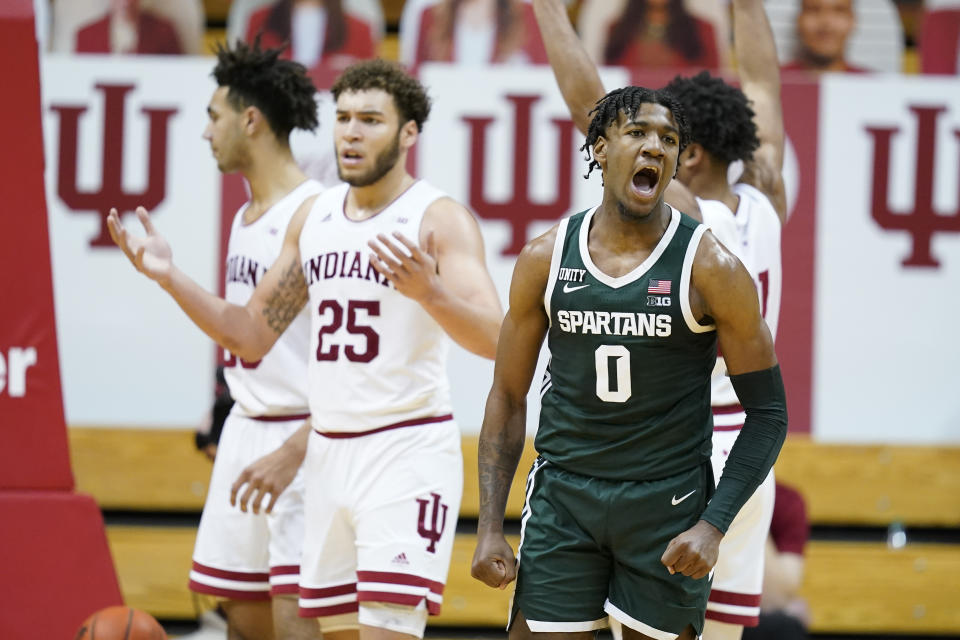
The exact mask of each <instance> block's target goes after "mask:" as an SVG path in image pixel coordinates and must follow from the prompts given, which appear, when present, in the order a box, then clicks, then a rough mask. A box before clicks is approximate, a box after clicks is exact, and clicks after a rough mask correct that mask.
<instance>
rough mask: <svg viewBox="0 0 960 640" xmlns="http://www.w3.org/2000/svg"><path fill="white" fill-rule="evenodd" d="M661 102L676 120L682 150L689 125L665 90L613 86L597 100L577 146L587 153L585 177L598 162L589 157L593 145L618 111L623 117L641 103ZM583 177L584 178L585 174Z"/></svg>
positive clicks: (683, 114)
mask: <svg viewBox="0 0 960 640" xmlns="http://www.w3.org/2000/svg"><path fill="white" fill-rule="evenodd" d="M645 103H648V104H659V105H663V106H664V107H666V108H667V109H669V110H670V112H671V113H672V114H673V119H674V121H675V122H676V123H677V132H678V133H679V136H680V151H683V149H684V147H686V146H687V145H688V144H689V143H690V125H689V124H688V123H687V116H686V113H685V112H684V110H683V107H682V106H681V104H680V102H679V101H678V100H677V99H676V98H674V96H673V95H672V94H671V93H670V92H669V91H667V90H665V89H647V88H645V87H623V88H622V89H614V90H613V91H611V92H610V93H608V94H607V95H605V96H603V97H602V98H600V99H599V100H597V106H595V107H594V108H593V110H592V111H591V112H590V113H591V114H593V118H592V119H591V120H590V126H589V128H588V129H587V139H586V141H585V142H584V143H583V146H582V147H580V150H581V151H584V152H585V153H586V154H587V160H588V161H589V164H588V165H587V176H589V175H590V173H591V172H592V171H593V170H594V169H598V168H600V163H599V162H597V161H596V159H594V158H593V155H592V150H593V145H594V144H595V143H596V142H597V139H599V138H600V137H601V136H603V135H604V134H605V132H606V131H607V127H609V126H610V124H611V123H613V122H615V121H616V120H617V118H619V117H620V114H621V113H622V114H624V115H625V116H627V117H633V116H634V115H636V113H637V111H638V110H639V109H640V105H642V104H645ZM587 176H584V177H587Z"/></svg>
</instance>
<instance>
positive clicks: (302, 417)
mask: <svg viewBox="0 0 960 640" xmlns="http://www.w3.org/2000/svg"><path fill="white" fill-rule="evenodd" d="M244 417H245V418H250V419H251V420H256V421H257V422H290V421H291V420H306V419H307V418H309V417H310V414H309V413H292V414H290V415H288V416H244Z"/></svg>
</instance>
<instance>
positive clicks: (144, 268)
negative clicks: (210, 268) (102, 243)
mask: <svg viewBox="0 0 960 640" xmlns="http://www.w3.org/2000/svg"><path fill="white" fill-rule="evenodd" d="M137 218H139V219H140V224H142V225H143V228H144V230H145V231H146V232H147V235H146V237H140V236H133V235H130V234H129V233H127V230H126V229H125V228H124V226H123V225H122V224H121V223H120V215H119V214H118V213H117V210H116V209H110V215H109V216H107V228H108V229H109V230H110V237H111V238H113V242H114V243H115V244H116V245H117V246H118V247H120V248H121V249H122V250H123V253H124V254H125V255H126V256H127V258H129V259H130V262H132V263H133V266H135V267H136V268H137V271H139V272H140V273H142V274H144V275H146V276H147V277H148V278H150V279H151V280H156V281H157V282H159V283H160V284H161V285H163V284H165V283H166V282H167V281H168V280H169V279H170V271H171V269H172V267H173V252H172V251H171V250H170V245H169V244H168V243H167V241H166V240H165V239H164V238H163V236H161V235H160V234H159V233H157V230H156V229H154V228H153V223H152V222H151V221H150V214H149V213H147V210H146V209H144V208H143V207H137Z"/></svg>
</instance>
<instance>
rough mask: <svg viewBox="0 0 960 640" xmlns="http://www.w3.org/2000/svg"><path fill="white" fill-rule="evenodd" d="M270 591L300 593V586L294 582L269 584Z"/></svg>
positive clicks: (276, 593) (288, 593) (287, 593)
mask: <svg viewBox="0 0 960 640" xmlns="http://www.w3.org/2000/svg"><path fill="white" fill-rule="evenodd" d="M270 593H271V594H272V595H275V596H276V595H297V594H298V593H300V587H298V586H297V585H296V583H290V584H271V585H270Z"/></svg>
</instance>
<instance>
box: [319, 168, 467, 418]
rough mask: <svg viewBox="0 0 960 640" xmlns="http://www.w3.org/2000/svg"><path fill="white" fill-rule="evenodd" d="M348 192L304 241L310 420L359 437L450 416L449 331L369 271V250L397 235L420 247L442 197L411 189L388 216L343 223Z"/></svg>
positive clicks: (323, 204)
mask: <svg viewBox="0 0 960 640" xmlns="http://www.w3.org/2000/svg"><path fill="white" fill-rule="evenodd" d="M349 189H350V186H349V185H338V186H336V187H333V188H332V189H329V190H328V191H325V192H324V193H323V194H322V195H321V196H320V197H319V198H317V201H316V203H314V206H313V209H312V210H311V211H310V215H309V216H308V217H307V220H306V222H305V223H304V227H303V231H302V232H301V233H300V258H301V260H302V261H303V275H304V277H305V278H306V281H307V286H308V287H309V290H310V302H309V306H310V318H311V322H312V324H311V334H310V376H309V379H310V413H311V415H312V418H313V426H314V428H315V429H316V430H318V431H321V432H345V433H357V432H365V431H370V430H374V429H380V428H383V427H389V426H400V424H401V423H407V422H408V421H415V420H421V419H426V418H432V417H437V416H442V415H448V414H450V412H451V408H450V407H451V405H450V385H449V382H448V381H447V373H446V361H447V350H448V342H447V340H448V338H447V336H446V333H445V332H444V330H443V329H442V328H441V327H440V325H439V324H437V322H436V321H435V320H434V319H433V318H431V317H430V315H429V314H428V313H427V312H426V311H424V309H423V307H421V306H420V305H419V304H418V303H417V302H415V301H414V300H412V299H410V298H408V297H406V296H404V295H403V294H401V293H399V292H398V291H397V290H396V289H394V288H393V286H392V285H391V284H390V282H389V281H388V280H387V279H386V278H384V277H383V276H381V275H380V274H379V273H378V272H377V271H376V269H374V268H373V266H372V265H371V264H370V256H371V255H372V251H371V250H370V247H369V246H368V245H367V242H369V241H371V240H376V236H377V235H378V234H381V233H382V234H385V235H387V236H388V237H389V236H391V234H392V233H393V232H394V231H398V232H400V233H402V234H403V235H404V236H406V237H407V238H408V239H410V240H411V241H413V242H415V243H416V242H418V238H419V235H420V223H421V221H422V220H423V214H424V212H425V211H426V209H427V207H428V206H429V205H430V204H431V203H433V202H434V201H436V200H437V199H439V198H442V197H444V196H445V194H444V193H442V192H441V191H439V190H437V189H436V188H434V187H433V186H431V185H429V184H427V183H426V182H424V181H423V180H420V181H417V182H415V183H414V184H413V185H412V186H411V187H410V188H409V189H407V190H406V191H405V192H404V193H403V194H401V195H400V196H399V197H398V198H397V199H396V200H394V201H393V203H391V204H390V205H388V206H387V208H386V209H384V210H383V211H381V212H380V213H378V214H377V215H375V216H373V217H372V218H369V219H367V220H362V221H359V222H356V221H353V220H350V219H348V218H347V217H346V214H345V206H346V197H347V193H348V192H349Z"/></svg>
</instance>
